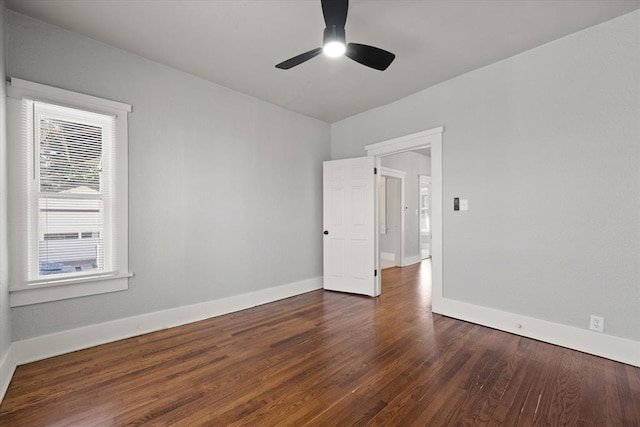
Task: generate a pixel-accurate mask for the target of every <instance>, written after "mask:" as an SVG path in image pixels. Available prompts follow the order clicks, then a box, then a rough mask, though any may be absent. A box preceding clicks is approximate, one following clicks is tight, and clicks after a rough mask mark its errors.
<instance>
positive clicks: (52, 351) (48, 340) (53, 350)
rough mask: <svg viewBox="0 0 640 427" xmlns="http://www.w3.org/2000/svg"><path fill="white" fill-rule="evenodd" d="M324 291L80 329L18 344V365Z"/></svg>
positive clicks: (231, 301) (279, 293)
mask: <svg viewBox="0 0 640 427" xmlns="http://www.w3.org/2000/svg"><path fill="white" fill-rule="evenodd" d="M317 289H322V277H314V278H312V279H307V280H302V281H299V282H293V283H289V284H286V285H281V286H276V287H272V288H268V289H261V290H259V291H255V292H248V293H245V294H241V295H234V296H231V297H228V298H221V299H217V300H211V301H206V302H203V303H198V304H192V305H186V306H182V307H176V308H171V309H168V310H162V311H156V312H153V313H147V314H141V315H139V316H133V317H127V318H124V319H117V320H112V321H110V322H104V323H99V324H96V325H89V326H85V327H82V328H78V329H71V330H67V331H62V332H57V333H54V334H49V335H42V336H39V337H34V338H29V339H25V340H21V341H15V342H14V343H13V346H12V349H13V354H14V358H15V362H16V364H17V365H22V364H25V363H29V362H34V361H36V360H41V359H46V358H48V357H53V356H58V355H61V354H65V353H69V352H71V351H76V350H82V349H85V348H89V347H93V346H96V345H100V344H105V343H108V342H113V341H117V340H121V339H124V338H130V337H134V336H137V335H142V334H147V333H149V332H155V331H159V330H162V329H167V328H172V327H175V326H180V325H184V324H187V323H192V322H197V321H199V320H204V319H208V318H211V317H215V316H221V315H223V314H228V313H232V312H235V311H240V310H245V309H247V308H251V307H255V306H258V305H262V304H266V303H269V302H273V301H277V300H281V299H284V298H289V297H292V296H296V295H300V294H303V293H306V292H310V291H314V290H317Z"/></svg>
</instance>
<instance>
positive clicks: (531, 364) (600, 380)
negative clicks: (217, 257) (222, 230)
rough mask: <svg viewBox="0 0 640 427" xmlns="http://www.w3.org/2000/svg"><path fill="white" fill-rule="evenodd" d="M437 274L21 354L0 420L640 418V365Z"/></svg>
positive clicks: (574, 421)
mask: <svg viewBox="0 0 640 427" xmlns="http://www.w3.org/2000/svg"><path fill="white" fill-rule="evenodd" d="M430 274H431V273H430V264H429V262H428V261H426V262H424V263H422V264H418V265H414V266H410V267H405V268H398V267H394V268H389V269H385V270H384V271H383V272H382V278H383V294H382V295H381V296H380V297H378V298H368V297H362V296H355V295H348V294H341V293H336V292H324V291H315V292H309V293H307V294H304V295H300V296H297V297H294V298H289V299H286V300H282V301H277V302H274V303H271V304H265V305H262V306H259V307H255V308H253V309H250V310H244V311H241V312H237V313H232V314H229V315H226V316H220V317H216V318H212V319H207V320H204V321H201V322H196V323H192V324H188V325H184V326H181V327H177V328H170V329H166V330H162V331H158V332H155V333H151V334H146V335H142V336H137V337H133V338H129V339H125V340H120V341H117V342H114V343H109V344H105V345H101V346H96V347H92V348H90V349H86V350H82V351H76V352H73V353H69V354H66V355H62V356H58V357H53V358H50V359H46V360H42V361H39V362H34V363H30V364H27V365H24V366H20V367H18V369H17V370H16V373H15V375H14V378H13V380H12V382H11V384H10V386H9V389H8V391H7V394H6V397H5V399H4V400H3V402H2V404H1V405H0V425H2V426H3V427H4V426H44V425H47V426H128V425H153V426H164V425H185V426H198V425H203V426H204V425H207V426H210V425H216V426H217V425H222V426H224V425H232V426H244V425H255V426H275V425H278V426H280V425H293V426H322V427H324V426H352V425H353V426H356V425H362V426H364V425H385V426H388V425H402V426H414V425H416V426H423V425H435V426H448V425H475V426H481V425H487V426H531V425H551V426H554V425H567V426H640V369H638V368H635V367H632V366H628V365H623V364H620V363H617V362H613V361H610V360H606V359H602V358H599V357H595V356H591V355H588V354H583V353H579V352H576V351H572V350H568V349H564V348H561V347H557V346H553V345H550V344H546V343H542V342H537V341H534V340H531V339H528V338H524V337H519V336H515V335H511V334H508V333H504V332H500V331H496V330H492V329H489V328H485V327H482V326H479V325H474V324H471V323H466V322H462V321H458V320H455V319H451V318H447V317H444V316H440V315H437V314H433V313H432V312H431V309H430V308H431V301H430V298H431V288H430V283H429V277H430Z"/></svg>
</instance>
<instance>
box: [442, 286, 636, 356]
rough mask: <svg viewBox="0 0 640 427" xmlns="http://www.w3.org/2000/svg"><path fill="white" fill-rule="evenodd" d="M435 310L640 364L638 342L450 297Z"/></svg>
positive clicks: (572, 347) (461, 318) (468, 320)
mask: <svg viewBox="0 0 640 427" xmlns="http://www.w3.org/2000/svg"><path fill="white" fill-rule="evenodd" d="M434 312H435V311H434ZM438 313H440V314H442V315H445V316H448V317H453V318H456V319H460V320H464V321H467V322H471V323H477V324H479V325H483V326H487V327H490V328H494V329H498V330H501V331H505V332H510V333H512V334H516V335H521V336H524V337H529V338H533V339H536V340H539V341H544V342H547V343H550V344H555V345H559V346H561V347H566V348H570V349H573V350H578V351H582V352H584V353H589V354H594V355H596V356H600V357H605V358H607V359H611V360H615V361H618V362H622V363H626V364H629V365H633V366H637V367H640V342H638V341H633V340H629V339H626V338H620V337H615V336H612V335H607V334H603V333H599V332H594V331H590V330H587V329H581V328H576V327H573V326H568V325H563V324H560V323H554V322H549V321H546V320H541V319H536V318H533V317H527V316H522V315H519V314H515V313H509V312H505V311H501V310H496V309H493V308H487V307H482V306H478V305H474V304H469V303H465V302H461V301H457V300H452V299H449V298H441V299H440V302H439V311H438Z"/></svg>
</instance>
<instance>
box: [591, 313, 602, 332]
mask: <svg viewBox="0 0 640 427" xmlns="http://www.w3.org/2000/svg"><path fill="white" fill-rule="evenodd" d="M589 328H590V329H591V330H592V331H598V332H604V317H600V316H594V315H593V314H592V315H591V323H590V324H589Z"/></svg>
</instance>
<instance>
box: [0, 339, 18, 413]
mask: <svg viewBox="0 0 640 427" xmlns="http://www.w3.org/2000/svg"><path fill="white" fill-rule="evenodd" d="M17 367H18V363H17V362H16V358H15V352H14V346H13V344H11V345H10V346H9V350H8V351H7V352H6V353H5V355H4V357H3V358H2V360H0V402H2V399H4V395H5V394H6V393H7V389H8V388H9V383H11V378H12V377H13V373H14V372H15V371H16V368H17Z"/></svg>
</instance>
